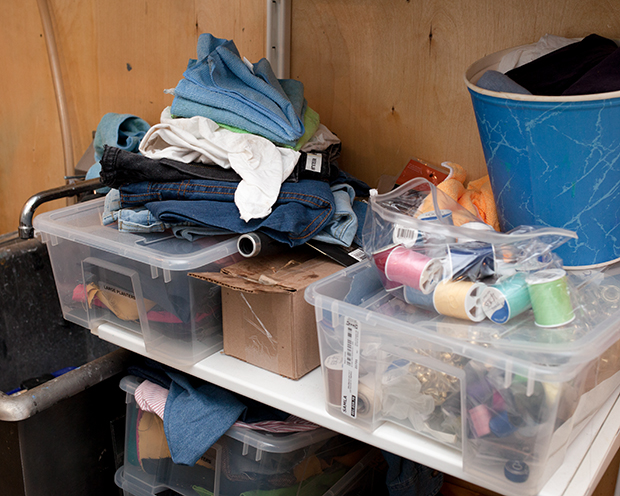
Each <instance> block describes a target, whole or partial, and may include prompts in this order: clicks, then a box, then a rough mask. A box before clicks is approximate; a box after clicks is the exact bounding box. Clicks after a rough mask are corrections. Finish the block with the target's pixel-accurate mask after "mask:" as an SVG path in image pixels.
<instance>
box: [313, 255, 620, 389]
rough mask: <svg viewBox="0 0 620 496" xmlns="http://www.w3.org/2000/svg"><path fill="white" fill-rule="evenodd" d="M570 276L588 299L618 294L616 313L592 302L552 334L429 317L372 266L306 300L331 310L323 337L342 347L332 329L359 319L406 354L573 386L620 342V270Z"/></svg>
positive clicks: (351, 270) (341, 274) (316, 289)
mask: <svg viewBox="0 0 620 496" xmlns="http://www.w3.org/2000/svg"><path fill="white" fill-rule="evenodd" d="M568 274H569V277H571V278H575V279H574V281H575V284H578V283H579V281H582V284H584V285H585V286H583V287H585V290H584V291H585V292H584V294H583V298H584V299H587V297H586V294H587V290H588V286H587V285H588V284H590V285H593V286H594V287H595V288H598V289H599V290H601V289H602V290H604V291H607V293H609V294H613V295H614V298H615V300H614V301H615V307H614V306H613V304H611V303H609V304H608V303H607V302H605V301H598V300H597V301H596V302H594V304H598V305H602V307H599V310H600V309H601V308H604V309H605V311H598V312H593V311H590V309H589V307H588V306H589V305H591V304H592V303H588V302H587V301H585V300H584V301H582V305H581V307H579V308H575V311H576V312H579V316H580V318H578V319H575V320H574V321H573V322H571V323H570V324H567V325H564V326H562V327H558V328H552V329H545V328H542V327H538V326H536V325H534V322H533V317H528V316H526V315H521V316H519V317H518V318H515V319H514V320H510V321H509V322H508V323H506V324H495V323H493V322H491V321H489V320H485V321H483V322H479V323H474V322H470V321H465V320H460V319H455V318H447V317H444V316H442V315H439V314H437V313H435V312H432V311H429V310H422V309H421V310H419V311H418V310H415V307H414V306H413V305H406V303H405V302H404V301H402V300H399V299H398V298H396V296H394V295H393V294H390V293H389V292H387V291H385V289H384V288H383V285H382V284H381V281H380V279H379V277H378V275H377V273H376V269H375V268H374V267H373V266H372V264H371V262H370V261H369V260H366V261H363V262H359V263H357V264H355V265H352V266H350V267H347V268H346V269H343V270H340V271H338V272H336V273H334V274H332V275H330V276H328V277H325V278H323V279H321V280H319V281H315V282H314V283H312V284H311V285H309V286H308V287H307V288H306V291H305V293H304V296H305V299H306V301H307V302H308V303H310V304H312V305H314V306H315V307H317V308H318V309H322V310H323V315H324V316H325V320H323V321H321V325H320V332H323V333H327V334H329V333H330V332H331V333H332V334H330V336H327V338H331V339H337V333H336V332H335V330H334V329H332V328H331V326H333V325H334V324H333V323H334V322H343V320H344V318H352V319H355V320H357V321H358V322H359V323H360V326H362V329H367V330H369V331H371V332H373V330H374V332H379V333H382V335H384V336H385V337H386V340H389V339H392V338H393V340H394V343H393V346H394V347H399V346H401V344H402V341H403V340H406V341H407V343H408V344H407V346H408V347H409V348H414V349H415V348H420V347H421V348H423V349H424V350H426V349H429V348H434V347H435V346H439V347H440V349H450V350H452V352H453V353H457V354H459V355H462V356H464V357H467V358H470V359H475V360H478V361H481V362H482V363H487V364H495V365H497V366H500V367H505V368H506V369H509V368H510V369H511V370H512V371H513V372H514V373H517V374H521V375H525V376H528V377H529V376H530V374H534V375H542V376H544V377H545V380H548V381H558V382H565V381H567V380H569V379H570V378H571V377H574V376H575V375H576V374H578V373H579V372H580V370H581V366H582V365H584V364H586V363H588V362H589V361H590V360H593V359H595V358H597V357H598V356H600V355H601V354H602V353H603V352H605V351H606V350H607V349H608V348H609V347H610V346H611V345H612V344H614V343H615V342H616V341H618V340H619V339H620V308H619V306H618V305H619V304H620V298H619V297H618V296H619V295H620V264H616V265H613V266H610V267H607V269H606V271H605V272H604V273H601V272H597V271H583V272H582V271H574V272H573V271H569V272H568ZM580 287H581V286H580ZM603 299H604V298H602V300H603ZM403 307H406V308H405V309H404V310H403V311H398V309H399V308H403ZM412 309H413V310H412ZM317 315H321V314H320V313H319V314H317ZM319 318H320V317H319ZM388 334H389V336H388Z"/></svg>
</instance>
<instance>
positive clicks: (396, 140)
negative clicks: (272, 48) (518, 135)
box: [291, 0, 620, 185]
mask: <svg viewBox="0 0 620 496" xmlns="http://www.w3.org/2000/svg"><path fill="white" fill-rule="evenodd" d="M618 26H620V4H618V3H617V2H610V1H600V0H597V1H592V2H587V3H584V2H579V1H575V0H568V1H563V2H558V1H550V0H546V1H532V0H529V1H514V0H510V1H506V2H492V1H486V2H474V1H458V0H453V1H450V0H427V1H424V2H423V1H420V0H398V1H397V0H388V1H374V0H341V1H330V0H295V2H294V8H293V47H292V53H293V59H292V72H291V74H292V77H294V78H296V79H299V80H301V81H303V82H304V85H305V88H306V95H307V98H308V102H309V105H310V106H311V107H313V108H315V110H317V111H318V112H319V114H320V116H321V120H322V122H323V123H325V124H326V125H327V126H328V127H329V128H330V129H331V130H332V131H333V132H335V133H336V134H338V135H339V136H340V138H341V139H342V141H343V153H342V158H341V166H342V167H343V168H344V169H345V170H347V171H349V172H351V173H353V174H355V175H357V176H358V177H360V178H361V179H363V180H365V181H367V182H369V183H370V184H371V185H375V184H376V181H377V179H378V177H379V176H380V175H381V174H388V175H395V174H397V173H398V172H399V171H400V169H401V168H402V167H403V166H404V165H405V163H406V162H407V160H408V159H409V157H411V156H417V157H420V158H423V159H426V160H429V161H431V162H442V161H446V160H448V161H454V162H458V163H460V164H461V165H463V166H464V167H465V168H466V170H468V172H469V178H470V179H475V178H478V177H480V176H482V175H484V174H486V166H485V163H484V158H483V155H482V148H481V145H480V141H479V137H478V132H477V128H476V123H475V117H474V114H473V109H472V106H471V102H470V98H469V94H468V92H467V90H466V86H465V84H464V82H463V73H464V72H465V70H466V68H467V67H468V66H469V65H470V64H471V63H473V62H475V61H476V60H478V59H480V58H481V57H483V56H485V55H487V54H489V53H492V52H495V51H497V50H501V49H504V48H508V47H511V46H515V45H521V44H524V43H531V42H534V41H536V40H538V39H539V38H540V36H542V35H544V34H545V33H547V32H549V33H553V34H557V35H560V36H570V37H576V36H585V35H587V34H589V33H591V32H597V33H598V34H600V35H603V36H615V37H618V36H619V35H620V33H619V32H618V29H619V27H618Z"/></svg>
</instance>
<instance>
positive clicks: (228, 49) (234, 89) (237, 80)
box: [171, 33, 306, 146]
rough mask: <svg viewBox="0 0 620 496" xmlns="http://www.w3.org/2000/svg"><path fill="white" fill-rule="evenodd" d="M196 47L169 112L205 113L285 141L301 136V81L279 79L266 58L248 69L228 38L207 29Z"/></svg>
mask: <svg viewBox="0 0 620 496" xmlns="http://www.w3.org/2000/svg"><path fill="white" fill-rule="evenodd" d="M197 52H198V58H197V59H190V61H189V63H188V65H187V69H186V70H185V72H184V73H183V76H184V79H182V80H181V81H179V83H178V84H177V86H176V88H175V97H174V100H173V102H172V108H171V112H172V114H173V115H175V116H178V117H187V118H191V117H194V116H196V115H200V116H203V117H208V118H209V119H212V120H214V121H215V122H219V123H222V124H225V125H228V126H233V127H237V128H240V129H244V130H246V131H248V132H251V133H254V134H260V135H261V136H264V137H266V138H267V139H270V140H271V141H274V142H276V143H279V144H285V145H289V146H293V145H294V144H295V143H296V142H297V141H298V140H299V138H301V136H302V135H303V134H304V122H303V117H304V112H305V107H306V101H305V99H304V89H303V84H302V83H301V82H299V81H296V80H294V79H282V80H279V79H278V78H277V77H276V76H275V74H274V73H273V70H272V68H271V65H270V64H269V62H268V61H267V60H266V59H261V60H259V61H258V62H257V63H255V64H251V65H252V69H250V67H249V66H248V65H246V64H245V63H244V61H243V60H242V59H241V57H240V55H239V52H238V50H237V48H236V46H235V44H234V42H232V41H231V40H225V39H220V38H215V37H214V36H213V35H211V34H208V33H205V34H201V35H200V37H199V39H198V48H197Z"/></svg>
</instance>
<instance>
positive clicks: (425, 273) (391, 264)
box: [384, 246, 443, 294]
mask: <svg viewBox="0 0 620 496" xmlns="http://www.w3.org/2000/svg"><path fill="white" fill-rule="evenodd" d="M384 267H385V277H387V279H388V280H390V281H392V282H397V283H400V284H404V285H406V286H411V287H412V288H415V289H418V290H420V291H421V292H422V293H424V294H428V293H430V292H431V291H432V290H433V288H434V287H435V286H436V285H437V283H438V282H439V281H440V279H441V277H442V275H443V265H442V264H441V261H440V260H439V259H437V258H429V257H427V256H426V255H424V254H422V253H419V252H416V251H413V250H408V249H407V248H405V247H403V246H397V247H396V248H394V249H392V250H391V251H390V253H389V254H388V256H387V259H386V260H385V266H384Z"/></svg>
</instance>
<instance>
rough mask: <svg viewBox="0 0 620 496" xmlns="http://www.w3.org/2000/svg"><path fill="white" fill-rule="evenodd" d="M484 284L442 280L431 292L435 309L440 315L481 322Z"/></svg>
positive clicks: (482, 317)
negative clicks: (432, 292)
mask: <svg viewBox="0 0 620 496" xmlns="http://www.w3.org/2000/svg"><path fill="white" fill-rule="evenodd" d="M484 288H486V285H485V284H483V283H481V282H471V281H443V282H441V283H439V284H438V285H437V287H436V288H435V292H434V294H433V303H434V305H435V309H436V310H437V312H439V313H440V314H441V315H446V316H448V317H456V318H458V319H464V320H471V321H473V322H481V321H482V320H484V318H485V315H484V311H483V310H482V301H481V296H482V292H483V290H484Z"/></svg>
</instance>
